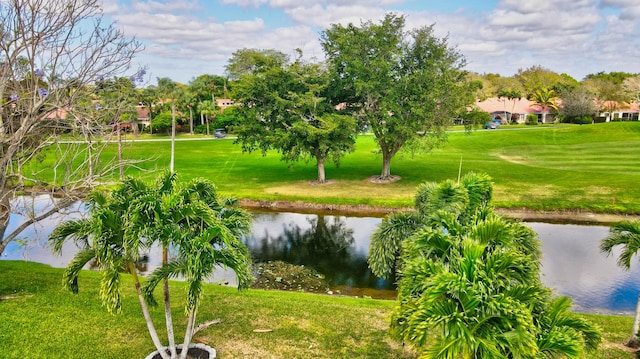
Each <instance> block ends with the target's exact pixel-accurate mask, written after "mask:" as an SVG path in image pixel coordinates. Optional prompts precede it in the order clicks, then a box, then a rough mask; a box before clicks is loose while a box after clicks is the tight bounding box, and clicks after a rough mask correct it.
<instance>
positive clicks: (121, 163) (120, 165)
mask: <svg viewBox="0 0 640 359" xmlns="http://www.w3.org/2000/svg"><path fill="white" fill-rule="evenodd" d="M118 167H119V169H120V180H121V181H122V180H124V159H123V156H122V133H121V132H120V124H118Z"/></svg>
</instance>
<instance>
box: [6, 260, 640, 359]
mask: <svg viewBox="0 0 640 359" xmlns="http://www.w3.org/2000/svg"><path fill="white" fill-rule="evenodd" d="M0 253H1V252H0ZM638 329H640V294H639V295H638V303H637V304H636V316H635V318H634V319H633V327H632V328H631V338H630V339H629V342H628V343H627V346H628V347H631V348H637V347H638Z"/></svg>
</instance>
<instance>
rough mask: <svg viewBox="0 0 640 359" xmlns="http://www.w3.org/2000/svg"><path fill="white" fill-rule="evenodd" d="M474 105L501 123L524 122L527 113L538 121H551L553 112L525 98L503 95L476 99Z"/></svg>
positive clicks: (553, 117) (553, 115) (553, 119)
mask: <svg viewBox="0 0 640 359" xmlns="http://www.w3.org/2000/svg"><path fill="white" fill-rule="evenodd" d="M476 107H478V108H479V109H481V110H482V111H485V112H488V113H489V114H491V116H492V118H497V119H500V120H501V121H502V123H503V124H507V123H513V122H515V123H524V122H525V121H526V120H527V115H536V116H537V117H538V122H539V123H553V122H554V121H555V114H553V113H551V111H552V109H551V108H550V107H542V106H537V105H534V104H533V101H530V100H527V99H526V98H521V99H513V100H509V99H508V98H505V97H500V98H498V97H491V98H488V99H486V100H484V101H476Z"/></svg>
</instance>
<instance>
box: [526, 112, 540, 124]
mask: <svg viewBox="0 0 640 359" xmlns="http://www.w3.org/2000/svg"><path fill="white" fill-rule="evenodd" d="M524 124H525V125H527V126H535V125H537V124H538V116H537V115H534V114H532V113H530V114H528V115H527V120H526V122H525V123H524Z"/></svg>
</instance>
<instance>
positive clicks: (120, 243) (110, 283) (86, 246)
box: [49, 179, 168, 359]
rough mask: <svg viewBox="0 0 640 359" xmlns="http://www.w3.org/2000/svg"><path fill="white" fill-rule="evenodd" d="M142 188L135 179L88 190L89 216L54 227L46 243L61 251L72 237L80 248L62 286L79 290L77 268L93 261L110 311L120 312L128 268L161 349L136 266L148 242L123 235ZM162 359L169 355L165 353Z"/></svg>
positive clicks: (103, 299) (101, 295) (154, 342)
mask: <svg viewBox="0 0 640 359" xmlns="http://www.w3.org/2000/svg"><path fill="white" fill-rule="evenodd" d="M142 188H144V185H143V184H142V183H141V182H139V181H138V180H135V179H127V180H125V181H124V182H123V183H122V184H121V185H120V187H119V188H118V189H116V190H115V191H113V192H111V193H110V194H109V195H104V194H103V193H102V192H99V191H96V192H93V193H91V194H90V195H89V196H88V197H87V198H86V203H87V207H88V209H89V212H88V216H87V217H86V218H82V219H78V220H70V221H66V222H64V223H62V224H61V225H60V226H58V227H56V228H55V229H54V230H53V232H52V233H51V235H50V237H49V242H50V243H51V245H52V247H53V252H54V253H60V252H61V250H62V245H63V244H64V242H65V241H67V240H73V241H74V242H75V243H76V245H78V246H79V247H80V250H79V251H78V253H77V254H76V255H75V257H74V258H73V260H72V261H71V262H70V263H69V266H68V267H67V269H66V271H65V273H64V280H63V283H64V286H65V288H67V289H69V290H71V291H72V292H73V293H78V275H79V274H80V271H81V270H82V268H83V267H84V266H85V265H86V264H87V263H89V262H90V261H92V260H95V262H96V263H97V265H98V268H99V270H100V271H102V272H103V276H102V280H101V282H102V283H101V285H100V298H101V300H102V303H103V305H105V306H106V307H107V310H108V311H109V312H111V313H119V312H120V311H121V304H122V303H121V300H120V296H121V295H120V271H121V270H123V269H124V270H126V271H128V272H129V274H130V275H131V277H132V279H133V283H134V285H135V288H136V293H137V295H138V300H139V302H140V307H141V309H142V313H143V316H144V318H145V321H146V324H147V329H148V330H149V334H150V335H151V339H152V341H153V344H154V345H155V346H156V348H157V349H158V350H160V349H161V348H162V343H161V342H160V338H159V337H158V333H157V331H156V329H155V327H154V325H153V321H152V320H151V316H150V314H149V310H148V307H147V303H146V302H145V300H144V297H143V295H142V291H141V286H140V280H139V277H138V275H137V272H136V268H135V262H136V261H138V259H139V253H140V250H141V249H143V248H146V247H148V245H149V243H146V242H144V241H142V240H141V238H140V237H126V236H125V232H124V228H125V226H126V223H125V219H126V218H127V213H128V209H129V206H130V204H131V200H132V199H133V198H135V197H136V194H137V193H139V191H138V190H139V189H142ZM163 358H164V359H167V358H168V357H167V356H166V355H164V356H163Z"/></svg>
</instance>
